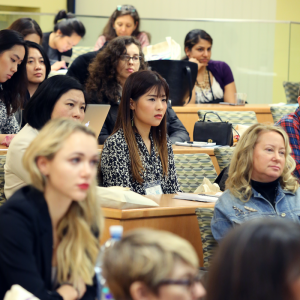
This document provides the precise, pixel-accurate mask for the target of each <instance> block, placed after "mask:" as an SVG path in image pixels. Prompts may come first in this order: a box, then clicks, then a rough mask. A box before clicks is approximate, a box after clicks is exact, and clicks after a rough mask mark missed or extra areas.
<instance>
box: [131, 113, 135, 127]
mask: <svg viewBox="0 0 300 300" xmlns="http://www.w3.org/2000/svg"><path fill="white" fill-rule="evenodd" d="M131 126H132V127H133V126H134V123H133V115H132V118H131Z"/></svg>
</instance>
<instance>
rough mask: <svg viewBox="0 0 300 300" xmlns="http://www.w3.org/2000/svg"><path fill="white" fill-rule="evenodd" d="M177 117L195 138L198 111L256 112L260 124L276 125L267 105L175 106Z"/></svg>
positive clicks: (191, 136)
mask: <svg viewBox="0 0 300 300" xmlns="http://www.w3.org/2000/svg"><path fill="white" fill-rule="evenodd" d="M173 109H174V111H175V112H176V114H177V117H178V118H179V119H180V121H181V122H182V123H183V125H184V126H185V128H186V130H187V131H188V132H189V134H190V138H191V140H192V138H193V131H194V125H195V123H196V122H197V121H198V119H199V117H198V110H201V109H202V110H222V111H254V112H255V113H256V117H257V121H258V122H259V123H265V124H274V121H273V117H272V114H271V110H270V106H269V105H266V104H261V105H260V104H246V105H245V106H230V105H222V104H190V105H187V106H173Z"/></svg>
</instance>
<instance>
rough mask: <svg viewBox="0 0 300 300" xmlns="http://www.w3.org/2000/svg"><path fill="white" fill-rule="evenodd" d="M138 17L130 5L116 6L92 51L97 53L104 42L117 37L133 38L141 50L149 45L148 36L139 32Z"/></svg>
mask: <svg viewBox="0 0 300 300" xmlns="http://www.w3.org/2000/svg"><path fill="white" fill-rule="evenodd" d="M139 27H140V17H139V14H138V12H137V10H136V9H135V7H134V6H132V5H118V7H117V9H116V10H115V11H114V12H113V14H112V15H111V17H110V18H109V20H108V23H107V24H106V26H105V28H104V30H103V33H102V35H100V36H99V38H98V40H97V42H96V44H95V47H94V50H95V51H97V50H99V49H100V48H102V47H103V45H104V44H105V42H106V41H110V40H112V39H114V38H115V37H117V36H134V37H135V38H136V39H137V40H138V41H139V42H140V43H141V46H142V48H144V47H146V46H148V45H149V34H148V33H146V32H144V31H143V32H141V31H140V30H139Z"/></svg>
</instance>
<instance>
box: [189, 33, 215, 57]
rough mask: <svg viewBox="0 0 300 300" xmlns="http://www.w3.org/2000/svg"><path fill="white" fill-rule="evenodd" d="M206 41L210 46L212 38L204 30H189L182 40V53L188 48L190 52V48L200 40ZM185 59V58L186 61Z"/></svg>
mask: <svg viewBox="0 0 300 300" xmlns="http://www.w3.org/2000/svg"><path fill="white" fill-rule="evenodd" d="M201 39H202V40H206V41H208V42H209V43H210V44H211V45H212V44H213V39H212V37H211V36H210V35H209V34H208V33H207V32H206V31H204V30H201V29H194V30H191V31H190V32H189V33H188V34H187V35H186V36H185V39H184V52H185V49H186V48H188V49H189V50H190V51H191V50H192V48H193V47H194V46H195V45H196V44H198V43H199V41H200V40H201ZM186 58H187V57H185V59H186Z"/></svg>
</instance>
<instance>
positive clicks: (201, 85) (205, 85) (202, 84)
mask: <svg viewBox="0 0 300 300" xmlns="http://www.w3.org/2000/svg"><path fill="white" fill-rule="evenodd" d="M206 80H207V82H208V84H209V85H207V83H206ZM196 85H197V86H198V87H199V88H200V90H201V93H202V95H203V97H204V98H205V99H206V100H207V101H208V102H210V101H211V100H210V99H208V98H207V97H206V96H205V93H204V92H203V89H209V88H210V91H211V94H212V101H214V100H215V97H214V93H213V91H212V88H211V82H210V75H209V72H208V70H207V69H206V73H205V74H204V81H203V82H200V83H199V82H198V80H196Z"/></svg>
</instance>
